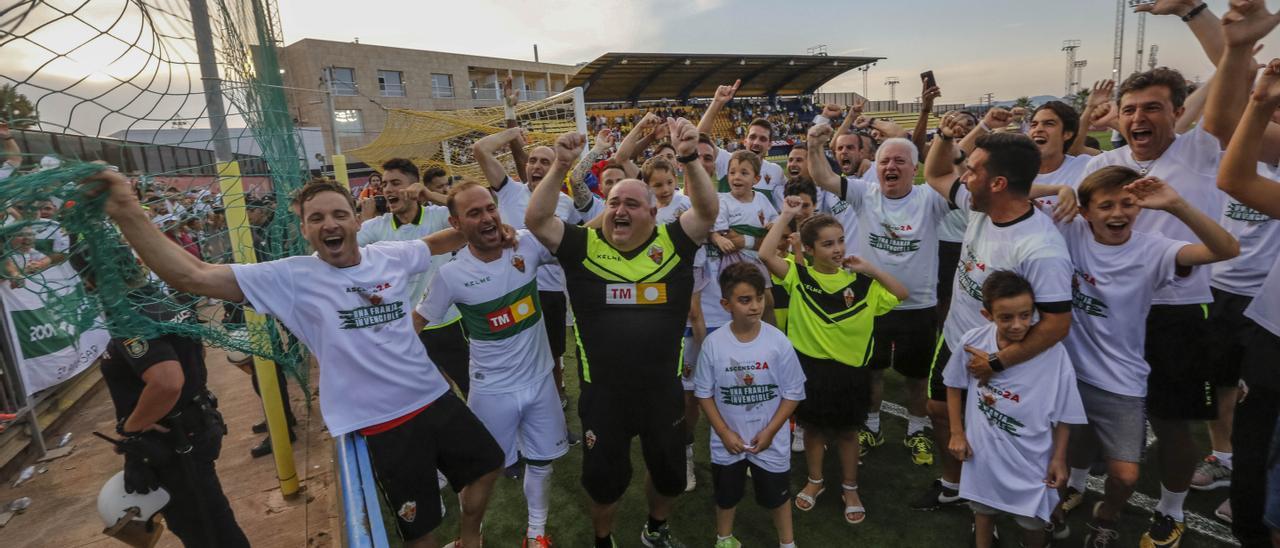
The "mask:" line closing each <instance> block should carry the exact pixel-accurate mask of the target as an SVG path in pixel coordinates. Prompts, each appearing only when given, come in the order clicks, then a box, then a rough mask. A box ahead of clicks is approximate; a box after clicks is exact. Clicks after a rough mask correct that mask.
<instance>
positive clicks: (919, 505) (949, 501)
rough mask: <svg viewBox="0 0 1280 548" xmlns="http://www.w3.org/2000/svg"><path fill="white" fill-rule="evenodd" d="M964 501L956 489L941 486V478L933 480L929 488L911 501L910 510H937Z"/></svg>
mask: <svg viewBox="0 0 1280 548" xmlns="http://www.w3.org/2000/svg"><path fill="white" fill-rule="evenodd" d="M962 502H964V499H962V498H960V491H959V490H958V489H947V488H946V487H943V485H942V480H933V483H932V484H930V485H929V490H928V491H926V492H925V494H924V495H921V497H920V498H918V499H916V500H915V501H914V502H912V503H911V509H912V510H925V511H929V510H937V509H939V508H942V507H943V506H954V505H957V504H960V503H962Z"/></svg>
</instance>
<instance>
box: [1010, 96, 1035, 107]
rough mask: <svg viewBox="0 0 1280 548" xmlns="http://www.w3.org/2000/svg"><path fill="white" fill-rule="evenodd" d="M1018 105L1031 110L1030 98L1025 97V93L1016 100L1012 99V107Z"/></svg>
mask: <svg viewBox="0 0 1280 548" xmlns="http://www.w3.org/2000/svg"><path fill="white" fill-rule="evenodd" d="M1018 107H1022V108H1025V109H1027V110H1031V98H1030V97H1027V96H1026V95H1023V96H1022V97H1019V98H1017V99H1016V100H1014V102H1013V108H1018Z"/></svg>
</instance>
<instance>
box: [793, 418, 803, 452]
mask: <svg viewBox="0 0 1280 548" xmlns="http://www.w3.org/2000/svg"><path fill="white" fill-rule="evenodd" d="M791 452H792V453H803V452H804V428H801V427H800V425H799V424H797V425H796V429H795V430H794V431H792V432H791Z"/></svg>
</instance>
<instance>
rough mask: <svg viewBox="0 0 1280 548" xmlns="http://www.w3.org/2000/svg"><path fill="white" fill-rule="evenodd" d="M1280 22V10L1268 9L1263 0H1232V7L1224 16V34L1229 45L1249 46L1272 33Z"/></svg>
mask: <svg viewBox="0 0 1280 548" xmlns="http://www.w3.org/2000/svg"><path fill="white" fill-rule="evenodd" d="M1277 24H1280V12H1278V13H1275V14H1272V13H1269V12H1268V11H1267V3H1266V2H1265V1H1263V0H1231V9H1230V10H1229V11H1227V13H1225V14H1223V16H1222V36H1223V38H1225V39H1226V41H1227V45H1229V46H1239V47H1248V46H1252V45H1254V44H1256V43H1257V42H1258V40H1261V39H1263V38H1264V37H1266V35H1268V34H1270V33H1271V31H1272V30H1274V29H1275V28H1276V25H1277Z"/></svg>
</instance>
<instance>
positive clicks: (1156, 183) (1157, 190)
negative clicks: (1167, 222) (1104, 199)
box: [1124, 177, 1186, 211]
mask: <svg viewBox="0 0 1280 548" xmlns="http://www.w3.org/2000/svg"><path fill="white" fill-rule="evenodd" d="M1124 189H1125V190H1127V191H1129V193H1130V194H1133V197H1134V199H1135V200H1136V201H1137V203H1138V205H1139V206H1141V207H1142V208H1143V209H1159V210H1163V211H1167V210H1169V209H1171V208H1174V207H1177V206H1179V205H1182V204H1185V203H1186V202H1185V201H1184V200H1183V199H1182V196H1180V195H1179V194H1178V191H1177V190H1174V189H1173V187H1171V186H1169V185H1168V183H1165V182H1164V181H1161V180H1160V179H1157V178H1155V177H1143V178H1141V179H1138V180H1136V181H1134V182H1132V183H1129V184H1127V185H1124Z"/></svg>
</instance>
